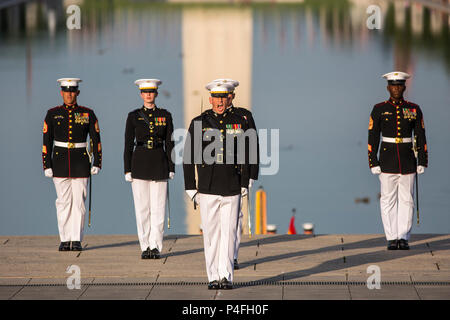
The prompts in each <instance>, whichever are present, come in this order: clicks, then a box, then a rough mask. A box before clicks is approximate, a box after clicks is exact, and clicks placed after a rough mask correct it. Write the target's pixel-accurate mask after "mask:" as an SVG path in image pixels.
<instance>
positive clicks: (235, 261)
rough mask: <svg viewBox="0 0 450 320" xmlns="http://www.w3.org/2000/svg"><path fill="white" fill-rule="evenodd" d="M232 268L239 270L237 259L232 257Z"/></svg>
mask: <svg viewBox="0 0 450 320" xmlns="http://www.w3.org/2000/svg"><path fill="white" fill-rule="evenodd" d="M234 270H239V263H238V261H237V259H234Z"/></svg>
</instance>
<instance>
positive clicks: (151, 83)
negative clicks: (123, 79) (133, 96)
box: [134, 79, 162, 90]
mask: <svg viewBox="0 0 450 320" xmlns="http://www.w3.org/2000/svg"><path fill="white" fill-rule="evenodd" d="M134 83H135V84H136V85H137V86H138V87H139V89H140V90H145V89H153V90H157V89H158V86H160V85H161V84H162V81H161V80H159V79H139V80H136V81H135V82H134Z"/></svg>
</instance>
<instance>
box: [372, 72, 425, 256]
mask: <svg viewBox="0 0 450 320" xmlns="http://www.w3.org/2000/svg"><path fill="white" fill-rule="evenodd" d="M409 77H410V76H409V74H407V73H404V72H399V71H395V72H390V73H387V74H385V75H383V78H385V79H387V81H388V86H387V90H388V91H389V93H390V98H389V100H387V101H384V102H381V103H378V104H376V105H375V106H374V107H373V110H372V113H371V114H370V119H369V139H368V154H369V166H370V169H371V171H372V173H373V174H378V175H379V179H380V183H381V198H380V208H381V218H382V221H383V226H384V231H385V234H386V239H387V241H388V245H387V248H388V250H396V249H400V250H408V249H409V244H408V240H409V236H410V232H411V227H412V218H413V209H414V200H413V190H414V178H415V175H416V172H417V174H422V173H423V172H424V171H425V168H426V167H427V166H428V152H427V142H426V137H425V124H424V120H423V115H422V111H421V109H420V107H419V106H418V105H417V104H414V103H412V102H409V101H406V100H404V99H403V93H404V91H405V89H406V86H405V82H406V79H408V78H409ZM413 132H414V136H415V139H416V147H417V152H418V159H417V161H416V158H415V156H414V150H413V138H412V134H413ZM380 135H381V137H380ZM380 140H381V145H380ZM378 150H380V156H379V158H378ZM416 196H417V195H416Z"/></svg>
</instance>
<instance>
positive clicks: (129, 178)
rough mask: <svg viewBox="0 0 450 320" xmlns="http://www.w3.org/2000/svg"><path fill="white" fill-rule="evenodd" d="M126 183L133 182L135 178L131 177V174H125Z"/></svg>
mask: <svg viewBox="0 0 450 320" xmlns="http://www.w3.org/2000/svg"><path fill="white" fill-rule="evenodd" d="M125 181H127V182H133V178H132V177H131V172H127V173H125Z"/></svg>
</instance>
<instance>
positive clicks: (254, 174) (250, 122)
mask: <svg viewBox="0 0 450 320" xmlns="http://www.w3.org/2000/svg"><path fill="white" fill-rule="evenodd" d="M214 83H227V84H230V85H231V91H230V92H229V94H228V101H227V111H228V112H231V113H235V114H237V115H239V116H241V117H243V118H244V119H245V121H246V122H247V126H248V129H251V130H254V132H255V137H256V140H254V141H253V143H254V144H256V145H250V155H252V154H253V156H254V157H250V158H249V160H250V166H249V169H250V179H249V183H248V188H249V190H250V188H251V187H252V185H253V183H254V182H255V181H256V180H258V173H259V141H258V134H257V129H256V124H255V120H254V118H253V114H252V112H251V111H250V110H248V109H246V108H242V107H236V106H234V104H233V100H234V98H235V89H236V87H238V86H239V81H237V80H234V79H229V78H221V79H216V80H213V81H212V82H211V83H210V84H209V86H212V85H213V84H214ZM243 199H244V197H241V211H240V212H239V224H238V228H237V234H236V245H235V251H234V269H239V262H238V255H239V247H240V244H241V237H242V231H243V230H242V225H243V218H244V213H243V212H242V208H243Z"/></svg>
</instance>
